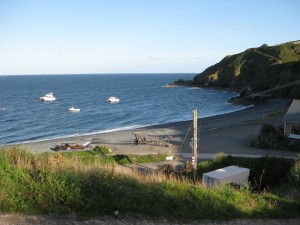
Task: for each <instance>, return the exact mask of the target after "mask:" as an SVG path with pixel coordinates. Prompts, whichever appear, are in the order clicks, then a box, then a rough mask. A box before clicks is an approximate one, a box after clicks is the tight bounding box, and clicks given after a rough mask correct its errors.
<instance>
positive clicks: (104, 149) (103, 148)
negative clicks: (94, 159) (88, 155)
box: [93, 145, 112, 155]
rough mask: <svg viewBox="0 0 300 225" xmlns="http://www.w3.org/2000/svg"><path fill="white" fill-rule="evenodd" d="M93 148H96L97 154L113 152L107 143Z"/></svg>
mask: <svg viewBox="0 0 300 225" xmlns="http://www.w3.org/2000/svg"><path fill="white" fill-rule="evenodd" d="M93 150H94V152H95V154H97V153H98V154H99V153H100V154H103V155H106V154H110V153H112V150H111V148H110V147H109V146H106V145H103V146H96V147H95V148H94V149H93Z"/></svg>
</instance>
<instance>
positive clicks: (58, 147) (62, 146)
mask: <svg viewBox="0 0 300 225" xmlns="http://www.w3.org/2000/svg"><path fill="white" fill-rule="evenodd" d="M91 143H92V142H91V141H88V142H86V143H84V144H83V145H82V144H79V143H71V142H67V143H61V144H60V145H55V146H54V147H53V148H52V150H54V151H56V152H57V151H59V150H70V149H86V148H88V147H89V146H90V145H91Z"/></svg>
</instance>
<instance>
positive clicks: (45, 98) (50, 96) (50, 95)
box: [40, 92, 56, 102]
mask: <svg viewBox="0 0 300 225" xmlns="http://www.w3.org/2000/svg"><path fill="white" fill-rule="evenodd" d="M40 100H42V101H48V102H51V101H54V100H56V98H55V96H54V94H53V93H52V92H50V93H48V94H46V95H45V96H43V97H40Z"/></svg>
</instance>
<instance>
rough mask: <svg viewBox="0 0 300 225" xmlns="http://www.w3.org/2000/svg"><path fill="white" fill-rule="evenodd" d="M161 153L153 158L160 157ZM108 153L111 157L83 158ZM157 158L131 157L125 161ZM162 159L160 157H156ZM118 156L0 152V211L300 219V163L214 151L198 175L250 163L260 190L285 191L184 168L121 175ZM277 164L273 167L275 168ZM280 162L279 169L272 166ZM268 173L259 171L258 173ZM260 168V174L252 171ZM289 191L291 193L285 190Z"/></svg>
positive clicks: (201, 166) (201, 165)
mask: <svg viewBox="0 0 300 225" xmlns="http://www.w3.org/2000/svg"><path fill="white" fill-rule="evenodd" d="M160 157H162V156H158V158H160ZM88 158H97V159H98V158H110V160H111V161H105V162H104V161H101V160H87V159H88ZM133 158H135V159H134V160H136V162H139V160H142V159H143V160H145V159H146V160H147V161H149V160H157V158H156V157H155V156H147V157H141V158H139V157H138V156H128V159H129V160H130V161H132V160H133ZM161 159H162V158H161ZM117 160H118V158H116V157H115V158H114V157H113V156H106V155H105V154H102V153H101V154H98V155H97V154H96V155H94V154H92V153H91V152H84V153H83V152H74V153H62V154H59V153H46V154H32V153H30V152H27V151H25V150H23V149H20V148H2V149H0V177H1V179H0V211H1V212H16V213H27V214H49V213H55V214H64V213H71V212H74V213H77V214H80V215H84V216H101V215H107V214H113V213H114V212H116V211H118V213H120V214H131V213H134V214H136V213H138V214H144V215H150V216H157V217H159V216H164V217H167V218H180V219H212V220H226V219H234V218H291V217H299V212H300V203H299V199H298V200H297V199H295V196H297V195H295V194H298V196H299V185H298V184H299V176H300V175H299V173H300V171H299V164H300V161H299V160H297V161H296V162H293V161H292V160H283V159H271V158H262V159H240V158H233V157H226V156H222V155H219V156H218V157H217V158H216V159H215V160H213V161H207V162H203V163H200V164H199V166H198V176H199V177H201V174H202V173H203V172H205V171H208V170H211V169H214V168H218V167H219V166H225V165H227V164H228V163H234V164H236V165H241V166H247V167H248V168H250V169H251V170H253V172H252V171H251V173H253V174H252V177H253V178H256V177H257V175H259V177H260V178H261V179H260V180H259V181H260V182H261V183H263V182H265V183H263V185H264V187H267V186H268V184H271V183H272V182H273V179H275V178H276V182H275V183H274V182H273V183H272V188H276V186H277V183H279V184H280V183H282V182H286V185H287V187H286V189H285V192H284V193H282V192H281V193H280V195H279V194H274V192H271V191H266V188H263V189H262V190H264V191H259V190H258V189H257V188H256V189H255V190H253V189H251V188H248V189H246V188H234V187H231V186H221V187H217V188H210V189H209V188H204V187H203V186H202V185H201V182H200V180H199V181H196V182H195V183H194V182H192V181H191V180H190V179H188V176H185V175H183V174H184V173H183V172H179V173H175V172H174V173H172V174H168V176H166V175H165V174H164V173H159V172H158V173H154V174H137V173H134V172H133V173H130V174H128V173H127V174H124V173H121V172H118V169H119V168H120V166H118V162H119V161H117ZM275 165H276V166H275ZM275 167H278V168H275ZM263 170H264V171H265V172H264V174H263V176H261V172H262V171H263ZM256 173H258V174H256ZM290 188H293V190H294V192H293V195H289V197H286V196H288V195H287V194H290V193H289V190H290Z"/></svg>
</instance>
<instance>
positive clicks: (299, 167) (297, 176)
mask: <svg viewBox="0 0 300 225" xmlns="http://www.w3.org/2000/svg"><path fill="white" fill-rule="evenodd" d="M289 181H290V183H291V184H292V185H294V186H295V187H298V188H299V187H300V155H299V156H298V158H297V160H296V161H295V163H294V165H293V167H292V169H291V172H290V175H289Z"/></svg>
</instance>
